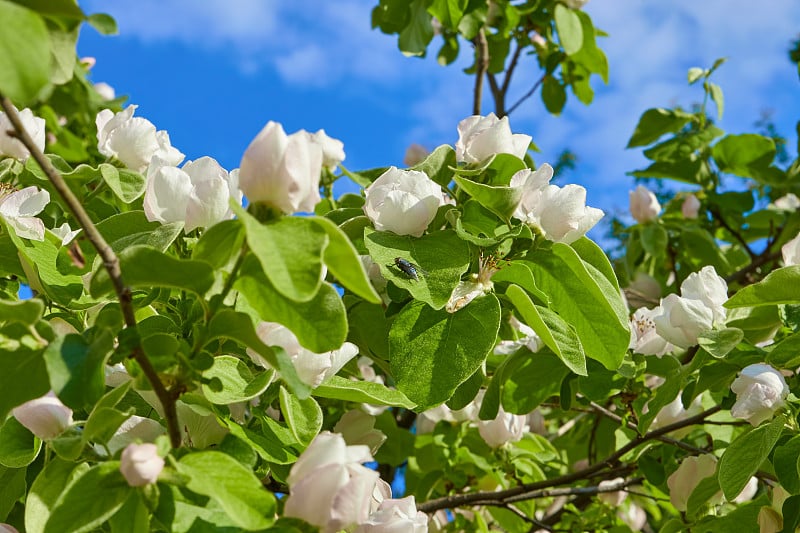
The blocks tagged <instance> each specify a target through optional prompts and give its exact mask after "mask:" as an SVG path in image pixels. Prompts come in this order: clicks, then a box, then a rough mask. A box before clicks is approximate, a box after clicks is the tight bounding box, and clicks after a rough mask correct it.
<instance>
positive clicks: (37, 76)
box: [0, 0, 50, 104]
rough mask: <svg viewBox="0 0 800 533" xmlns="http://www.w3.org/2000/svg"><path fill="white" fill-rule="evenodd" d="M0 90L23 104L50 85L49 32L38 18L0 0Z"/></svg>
mask: <svg viewBox="0 0 800 533" xmlns="http://www.w3.org/2000/svg"><path fill="white" fill-rule="evenodd" d="M0 20H2V21H3V31H2V32H0V93H3V94H4V95H5V96H8V97H9V98H11V99H12V100H14V101H16V102H18V103H20V104H27V103H29V102H32V101H33V100H35V99H36V98H37V97H38V96H39V95H40V94H42V93H43V91H44V89H45V88H46V87H47V86H48V85H49V84H50V35H49V34H48V32H47V26H46V25H45V23H44V20H43V19H42V17H40V16H39V15H38V14H37V13H34V12H33V11H31V10H29V9H25V8H24V7H21V6H19V5H17V4H15V3H12V2H7V1H6V0H0Z"/></svg>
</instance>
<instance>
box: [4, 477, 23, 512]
mask: <svg viewBox="0 0 800 533" xmlns="http://www.w3.org/2000/svg"><path fill="white" fill-rule="evenodd" d="M25 472H26V469H25V468H6V467H4V466H0V516H3V517H5V516H8V513H10V512H11V510H12V509H13V508H14V507H15V506H16V505H17V503H18V502H19V500H20V499H21V498H22V497H23V496H25V488H26V487H25Z"/></svg>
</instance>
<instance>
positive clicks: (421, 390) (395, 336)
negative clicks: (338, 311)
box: [389, 294, 500, 411]
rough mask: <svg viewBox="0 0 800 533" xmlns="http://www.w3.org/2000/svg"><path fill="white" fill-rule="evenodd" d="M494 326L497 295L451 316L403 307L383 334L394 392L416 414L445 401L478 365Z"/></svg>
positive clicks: (411, 305)
mask: <svg viewBox="0 0 800 533" xmlns="http://www.w3.org/2000/svg"><path fill="white" fill-rule="evenodd" d="M499 328H500V305H499V302H498V301H497V297H495V296H494V295H493V294H487V295H486V296H482V297H479V298H476V299H475V300H473V301H472V302H471V303H470V304H469V305H467V306H466V307H464V308H463V309H461V310H460V311H458V312H457V313H448V312H446V311H443V310H442V311H437V310H434V309H431V308H430V307H428V306H427V305H425V304H424V303H423V302H418V301H414V302H411V303H409V304H407V305H406V306H405V307H404V308H403V309H402V310H401V311H400V313H398V315H397V317H396V318H395V320H394V323H393V324H392V329H391V330H390V332H389V350H390V353H391V367H392V374H393V375H394V377H395V379H396V380H397V388H398V389H400V391H402V392H403V393H404V394H405V395H406V396H407V397H408V399H409V400H411V401H412V402H414V403H416V404H417V408H416V409H417V410H418V411H424V410H425V409H428V408H430V407H433V406H435V405H437V404H440V403H442V402H444V401H447V400H448V399H449V398H450V397H451V396H452V395H453V392H454V391H455V390H456V388H458V386H459V385H460V384H461V383H463V382H464V381H466V380H467V379H469V377H470V376H472V374H474V373H475V371H476V370H477V369H478V368H479V367H480V366H481V364H482V363H483V361H484V359H485V358H486V356H487V355H488V353H489V351H490V350H491V349H492V346H494V342H495V338H496V337H497V331H498V330H499Z"/></svg>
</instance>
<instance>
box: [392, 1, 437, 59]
mask: <svg viewBox="0 0 800 533" xmlns="http://www.w3.org/2000/svg"><path fill="white" fill-rule="evenodd" d="M427 4H428V2H427V1H426V0H413V1H412V2H411V5H410V9H411V20H410V21H409V24H408V25H407V26H406V27H405V28H404V29H403V31H401V32H400V35H399V38H398V40H397V44H398V46H399V47H400V51H401V52H402V53H403V55H406V56H424V55H425V50H426V49H427V48H428V43H430V42H431V39H433V26H432V25H431V15H430V14H429V13H428V10H427Z"/></svg>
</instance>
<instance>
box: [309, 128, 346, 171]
mask: <svg viewBox="0 0 800 533" xmlns="http://www.w3.org/2000/svg"><path fill="white" fill-rule="evenodd" d="M300 131H303V132H304V133H305V134H306V135H308V138H309V139H310V140H311V141H312V142H314V143H317V144H318V145H319V147H320V148H322V166H324V167H327V168H328V169H329V170H330V171H331V172H333V171H334V170H335V169H336V166H337V165H338V164H339V163H341V162H342V161H344V159H345V153H344V143H343V142H342V141H340V140H339V139H334V138H333V137H328V134H327V133H325V130H318V131H317V132H316V133H310V132H307V131H304V130H300Z"/></svg>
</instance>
